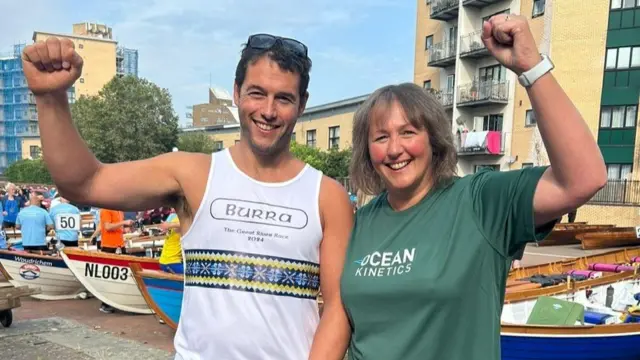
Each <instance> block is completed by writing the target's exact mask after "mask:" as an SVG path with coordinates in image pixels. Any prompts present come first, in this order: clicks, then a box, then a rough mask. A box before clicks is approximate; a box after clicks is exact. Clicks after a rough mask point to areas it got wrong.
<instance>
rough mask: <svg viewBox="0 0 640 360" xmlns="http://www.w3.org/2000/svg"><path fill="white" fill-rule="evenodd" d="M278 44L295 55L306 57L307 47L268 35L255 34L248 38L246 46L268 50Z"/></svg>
mask: <svg viewBox="0 0 640 360" xmlns="http://www.w3.org/2000/svg"><path fill="white" fill-rule="evenodd" d="M278 42H280V43H281V44H282V46H284V47H285V48H287V49H289V50H291V51H293V52H294V53H296V54H297V55H300V56H303V57H307V52H308V49H307V46H306V45H305V44H303V43H301V42H300V41H298V40H296V39H290V38H284V37H280V36H275V35H270V34H255V35H251V36H249V41H247V45H248V46H249V47H251V48H254V49H260V50H268V49H271V48H272V47H273V46H275V45H276V43H278Z"/></svg>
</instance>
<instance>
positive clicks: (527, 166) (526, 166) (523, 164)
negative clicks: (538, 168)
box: [522, 163, 533, 169]
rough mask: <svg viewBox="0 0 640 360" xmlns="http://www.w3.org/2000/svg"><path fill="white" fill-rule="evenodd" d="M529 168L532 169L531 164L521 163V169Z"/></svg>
mask: <svg viewBox="0 0 640 360" xmlns="http://www.w3.org/2000/svg"><path fill="white" fill-rule="evenodd" d="M530 167H533V163H522V168H523V169H526V168H530Z"/></svg>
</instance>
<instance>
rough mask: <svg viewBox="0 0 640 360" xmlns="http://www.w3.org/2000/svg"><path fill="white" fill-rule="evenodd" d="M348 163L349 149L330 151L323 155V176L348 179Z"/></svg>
mask: <svg viewBox="0 0 640 360" xmlns="http://www.w3.org/2000/svg"><path fill="white" fill-rule="evenodd" d="M350 161H351V148H347V149H343V150H337V149H331V150H329V151H328V152H327V153H326V155H325V168H324V174H325V175H327V176H329V177H332V178H334V179H337V178H343V177H348V176H349V162H350Z"/></svg>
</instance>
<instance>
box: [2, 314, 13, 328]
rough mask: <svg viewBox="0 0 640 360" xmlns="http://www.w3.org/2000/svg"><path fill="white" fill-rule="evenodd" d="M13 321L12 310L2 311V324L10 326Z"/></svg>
mask: <svg viewBox="0 0 640 360" xmlns="http://www.w3.org/2000/svg"><path fill="white" fill-rule="evenodd" d="M11 323H13V313H12V312H11V310H3V311H0V324H2V326H4V327H6V328H8V327H9V326H11Z"/></svg>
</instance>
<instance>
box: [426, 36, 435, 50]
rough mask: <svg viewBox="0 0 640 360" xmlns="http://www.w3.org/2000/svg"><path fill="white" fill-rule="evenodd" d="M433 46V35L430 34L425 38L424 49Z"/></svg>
mask: <svg viewBox="0 0 640 360" xmlns="http://www.w3.org/2000/svg"><path fill="white" fill-rule="evenodd" d="M432 46H433V35H429V36H427V37H426V38H425V39H424V49H425V50H429V48H430V47H432Z"/></svg>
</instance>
